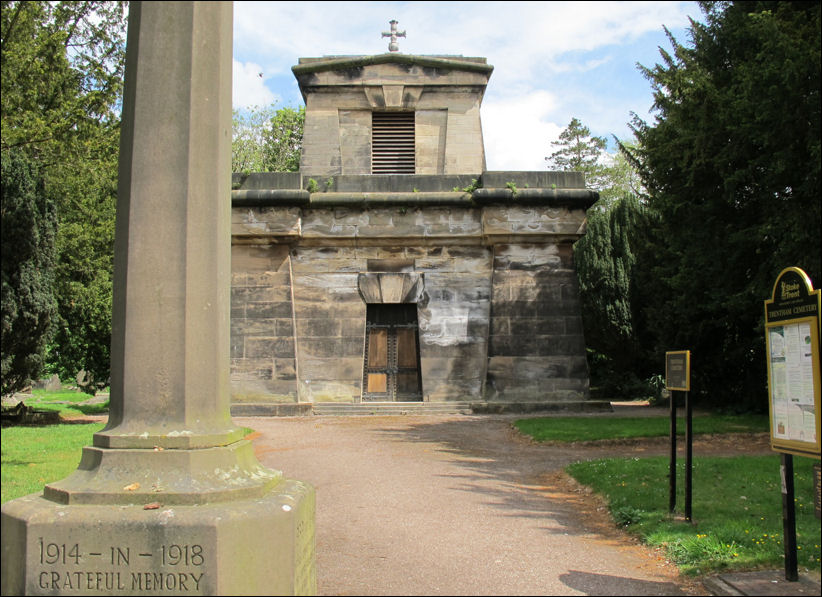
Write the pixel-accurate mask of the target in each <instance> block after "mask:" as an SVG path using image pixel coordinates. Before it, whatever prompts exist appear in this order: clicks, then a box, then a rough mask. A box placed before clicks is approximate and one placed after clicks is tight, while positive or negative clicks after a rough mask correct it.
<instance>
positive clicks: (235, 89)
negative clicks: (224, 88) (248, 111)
mask: <svg viewBox="0 0 822 597" xmlns="http://www.w3.org/2000/svg"><path fill="white" fill-rule="evenodd" d="M232 84H233V86H232V89H231V103H232V105H233V107H234V108H238V109H241V108H250V107H252V106H267V105H269V104H271V103H272V102H274V101H276V100H277V99H278V96H277V95H276V94H275V93H274V92H273V91H271V90H270V89H269V88H268V87H266V86H265V75H264V73H263V70H262V68H260V65H258V64H255V63H254V62H238V61H236V60H235V61H234V64H233V72H232Z"/></svg>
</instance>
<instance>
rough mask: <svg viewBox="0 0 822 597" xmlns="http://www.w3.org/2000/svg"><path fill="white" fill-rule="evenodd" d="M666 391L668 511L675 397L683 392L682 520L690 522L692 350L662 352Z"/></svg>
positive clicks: (673, 468)
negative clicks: (668, 410) (668, 405)
mask: <svg viewBox="0 0 822 597" xmlns="http://www.w3.org/2000/svg"><path fill="white" fill-rule="evenodd" d="M665 389H667V390H668V391H669V392H670V393H671V398H670V400H671V463H670V471H669V473H668V475H669V479H670V485H669V494H668V510H669V511H670V512H673V511H674V508H676V394H675V393H674V392H685V519H686V520H688V522H690V521H691V496H692V489H691V481H692V479H693V474H692V471H693V461H692V456H693V449H692V446H693V434H692V424H691V419H692V410H691V401H690V399H689V398H688V394H689V392H690V391H691V351H690V350H673V351H669V352H666V353H665Z"/></svg>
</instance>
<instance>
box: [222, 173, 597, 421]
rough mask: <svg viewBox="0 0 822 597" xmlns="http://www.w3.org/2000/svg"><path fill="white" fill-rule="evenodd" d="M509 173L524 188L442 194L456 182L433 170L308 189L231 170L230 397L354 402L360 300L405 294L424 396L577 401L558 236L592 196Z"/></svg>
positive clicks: (361, 338)
mask: <svg viewBox="0 0 822 597" xmlns="http://www.w3.org/2000/svg"><path fill="white" fill-rule="evenodd" d="M554 174H555V173H554ZM516 175H517V174H516V173H498V174H493V175H492V176H489V177H488V180H493V176H496V178H498V179H499V181H502V180H511V179H512V178H513V177H515V176H516ZM518 176H520V179H517V184H519V182H522V183H523V188H525V189H527V190H529V191H530V194H529V193H527V192H526V191H520V193H519V194H518V196H517V197H506V196H505V194H504V192H503V191H505V190H503V189H499V188H498V187H487V186H483V187H481V188H480V189H478V190H477V191H475V192H474V193H464V192H453V191H452V187H453V186H459V185H461V184H463V183H467V182H468V181H467V180H463V179H461V178H454V177H433V176H432V177H426V176H406V177H402V176H395V177H394V176H386V177H370V176H365V177H358V176H350V177H345V176H341V177H338V178H335V179H334V181H333V185H329V186H328V187H327V188H326V189H323V190H322V191H321V192H314V193H308V192H307V191H299V190H298V189H294V188H284V189H275V188H270V189H267V190H266V189H263V188H256V187H255V185H256V184H257V182H258V181H255V180H253V177H252V179H250V180H248V181H245V182H241V183H240V184H241V188H240V189H238V190H236V191H235V192H234V197H235V201H236V204H235V207H234V208H233V210H232V215H233V217H232V239H233V240H232V271H233V277H232V313H231V317H232V335H231V358H232V367H231V383H232V392H233V397H232V399H233V401H234V402H235V403H244V404H248V405H251V404H254V405H258V406H259V405H261V404H280V405H284V404H295V403H301V404H309V403H318V402H346V403H352V402H353V403H358V402H360V401H361V397H362V391H363V387H362V386H363V365H364V362H363V361H364V353H365V338H366V312H367V305H366V303H367V302H370V303H375V302H376V303H379V302H385V303H396V302H403V303H413V304H415V305H416V314H417V323H418V336H419V356H420V372H421V379H422V397H423V400H424V401H429V402H447V401H458V402H463V401H467V402H472V403H483V402H485V403H487V404H494V403H496V404H508V405H511V404H512V403H526V402H527V403H530V404H535V403H536V404H538V403H553V404H564V405H567V406H569V407H571V405H572V404H580V403H582V402H585V401H586V400H589V388H588V371H587V363H586V356H585V342H584V337H583V331H582V320H581V315H580V304H579V293H578V283H577V277H576V272H575V269H574V263H573V250H572V247H573V242H574V241H575V240H576V239H578V238H579V237H580V236H581V235H582V234H583V233H584V229H585V207H587V206H588V205H589V204H590V202H591V199H592V196H591V195H586V193H587V191H585V190H584V189H578V188H576V187H575V186H574V185H576V180H568V181H563V180H562V179H561V177H558V176H554V175H553V174H552V176H550V177H546V176H544V175H543V174H542V173H530V174H529V173H523V174H519V175H518ZM481 178H482V179H485V178H486V177H485V175H484V174H483V175H482V177H481ZM543 178H545V180H542V179H543ZM532 179H533V180H532ZM554 180H556V181H558V182H567V183H569V188H570V190H567V191H563V190H562V189H560V190H558V191H557V190H555V189H554V188H553V187H554V186H555V185H556V183H555V182H553V181H554ZM529 181H530V182H536V183H540V184H542V185H548V184H550V185H551V187H550V188H548V189H546V187H545V186H543V187H541V188H538V189H535V188H534V187H532V186H525V185H526V184H528V185H530V182H529ZM274 182H277V181H274ZM303 182H304V181H303ZM436 182H438V183H439V186H440V187H441V190H436V189H435V188H433V187H432V189H429V187H431V186H432V185H434V183H436ZM377 183H379V184H377ZM300 184H301V183H300V182H299V181H298V182H297V183H293V184H292V185H291V186H296V187H299V186H300ZM386 185H388V190H386V189H384V188H383V187H385V186H386ZM409 185H410V186H412V187H413V188H417V187H418V186H419V187H421V188H425V189H426V191H425V192H420V193H415V192H407V191H404V190H403V189H404V188H405V187H406V186H409ZM246 187H248V188H246ZM395 187H396V188H395ZM357 188H360V189H363V190H361V191H360V192H359V193H357V192H355V191H356V189H357ZM507 192H508V193H510V191H507ZM295 193H296V194H295ZM300 193H302V194H300ZM540 193H541V195H540Z"/></svg>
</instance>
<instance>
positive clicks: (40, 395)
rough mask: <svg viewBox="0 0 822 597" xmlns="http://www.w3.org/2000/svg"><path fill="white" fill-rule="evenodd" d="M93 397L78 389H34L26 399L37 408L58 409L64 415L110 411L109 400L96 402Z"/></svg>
mask: <svg viewBox="0 0 822 597" xmlns="http://www.w3.org/2000/svg"><path fill="white" fill-rule="evenodd" d="M91 399H92V396H89V395H88V394H84V393H83V392H78V391H77V390H68V389H66V390H62V391H59V392H49V391H46V390H33V391H32V393H31V397H30V398H26V399H25V404H26V406H29V407H31V408H33V409H35V410H48V411H57V412H59V413H60V415H61V416H64V417H77V416H80V415H100V414H105V413H107V412H108V400H105V401H104V402H95V401H91Z"/></svg>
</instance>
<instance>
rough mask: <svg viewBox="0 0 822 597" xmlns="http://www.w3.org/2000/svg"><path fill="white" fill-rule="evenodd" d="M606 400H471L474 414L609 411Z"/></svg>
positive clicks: (608, 404)
mask: <svg viewBox="0 0 822 597" xmlns="http://www.w3.org/2000/svg"><path fill="white" fill-rule="evenodd" d="M612 410H613V408H612V407H611V403H610V402H609V401H607V400H573V401H563V402H472V403H471V411H472V412H473V413H474V414H476V415H497V414H509V413H511V414H516V413H540V412H603V411H605V412H610V411H612Z"/></svg>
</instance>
